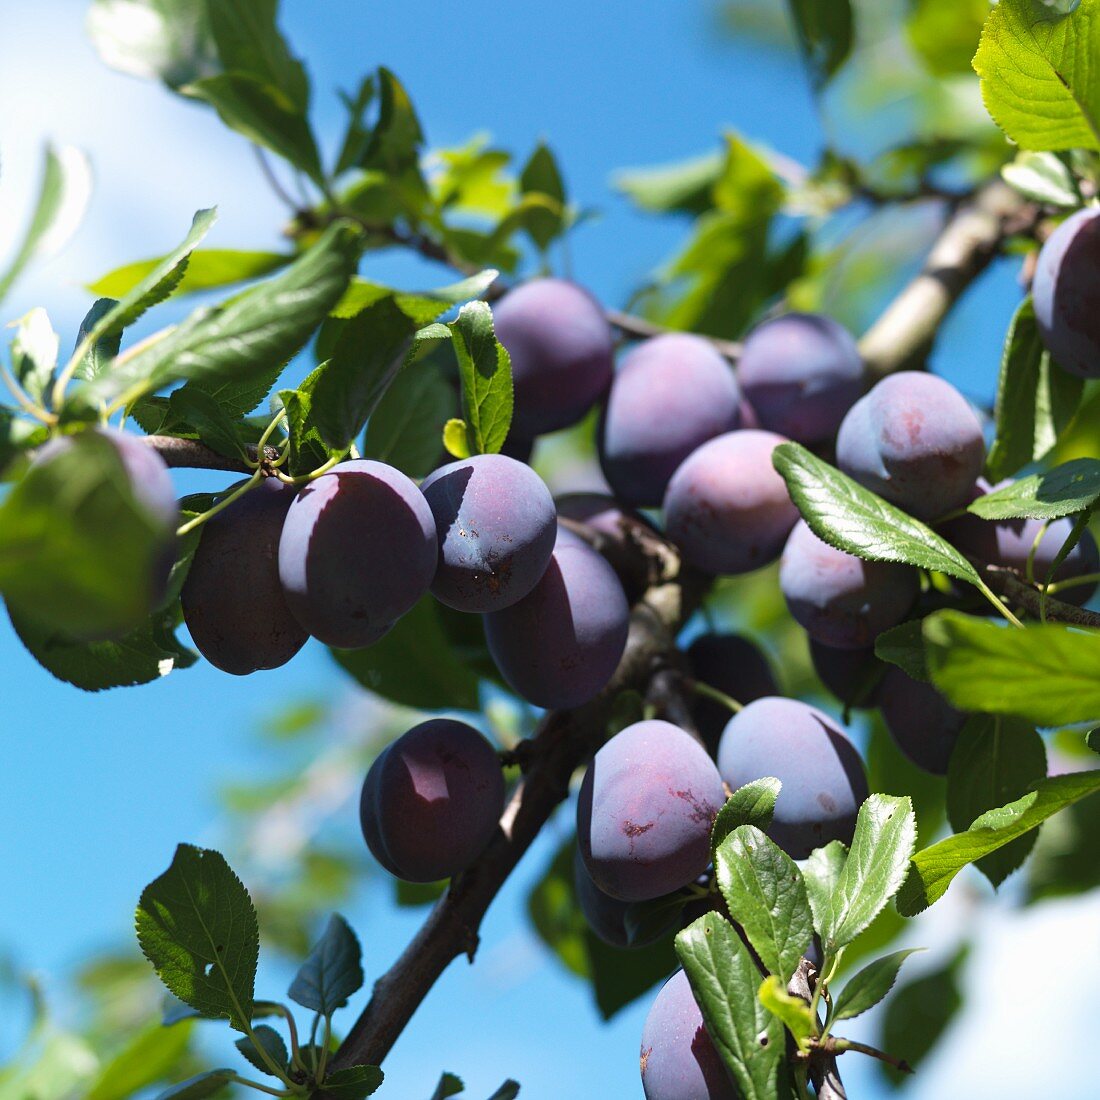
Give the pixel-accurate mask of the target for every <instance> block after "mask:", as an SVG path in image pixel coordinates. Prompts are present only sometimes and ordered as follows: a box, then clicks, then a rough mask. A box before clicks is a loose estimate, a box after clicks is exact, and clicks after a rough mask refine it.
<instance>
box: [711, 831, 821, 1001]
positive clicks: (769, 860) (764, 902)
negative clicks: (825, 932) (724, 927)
mask: <svg viewBox="0 0 1100 1100" xmlns="http://www.w3.org/2000/svg"><path fill="white" fill-rule="evenodd" d="M715 869H716V872H717V877H718V888H719V889H720V890H721V891H722V897H723V898H725V900H726V904H727V905H728V906H729V911H730V916H731V917H732V918H733V919H734V920H735V921H736V922H737V923H738V924H739V925H741V927H742V928H743V929H744V931H745V935H746V936H747V937H748V939H749V943H751V944H752V946H753V949H754V950H755V951H756V953H757V955H758V956H759V957H760V961H761V962H763V964H764V966H765V967H766V968H767V970H768V973H769V974H775V975H777V976H778V977H779V978H781V979H782V981H783V983H784V985H786V983H787V982H789V981H790V980H791V975H793V974H794V972H795V969H796V968H797V966H798V963H799V960H800V959H801V958H802V956H803V954H804V953H805V951H806V949H807V948H808V947H809V946H810V941H811V940H812V939H813V935H814V928H813V916H812V914H811V913H810V904H809V902H808V901H807V899H806V884H805V883H804V882H803V881H802V872H801V871H799V869H798V867H797V866H796V864H795V862H794V860H793V859H791V857H790V856H788V855H787V853H786V852H784V851H783V850H782V849H781V848H780V847H779V846H778V845H777V844H775V843H774V842H773V841H771V840H769V839H768V837H766V836H765V835H764V834H763V833H762V832H761V831H760V830H759V829H758V828H756V827H755V826H754V825H740V826H738V827H737V828H736V829H734V831H733V832H732V833H731V834H730V835H729V836H728V837H726V839H725V840H723V841H722V843H721V844H720V845H719V847H718V852H717V856H716V859H715Z"/></svg>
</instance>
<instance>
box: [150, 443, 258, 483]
mask: <svg viewBox="0 0 1100 1100" xmlns="http://www.w3.org/2000/svg"><path fill="white" fill-rule="evenodd" d="M140 438H141V441H142V442H143V443H144V444H145V445H146V446H148V447H152V448H153V450H154V451H156V452H157V454H159V455H160V457H161V458H163V459H164V463H165V465H166V466H171V467H174V468H176V469H183V468H186V469H190V470H226V471H230V472H232V473H245V474H250V473H252V468H251V467H249V466H247V465H246V464H245V463H244V462H242V461H241V460H240V459H239V458H230V457H228V456H227V455H223V454H221V453H220V452H219V451H215V450H214V449H213V448H212V447H208V446H207V445H206V444H205V443H200V442H199V441H198V440H197V439H179V438H177V437H176V436H174V435H145V436H141V437H140ZM247 450H248V454H249V457H250V458H251V459H252V460H253V461H255V460H256V457H257V450H256V448H255V447H253V446H250V447H248V448H247ZM278 457H279V449H278V447H265V448H264V455H263V458H264V461H265V462H274V461H275V460H276V459H278Z"/></svg>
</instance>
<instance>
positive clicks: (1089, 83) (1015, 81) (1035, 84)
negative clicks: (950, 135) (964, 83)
mask: <svg viewBox="0 0 1100 1100" xmlns="http://www.w3.org/2000/svg"><path fill="white" fill-rule="evenodd" d="M1098 16H1100V0H1082V3H1081V5H1080V6H1079V7H1078V8H1077V10H1076V11H1075V12H1074V13H1073V14H1072V15H1070V16H1066V17H1059V16H1058V15H1057V14H1055V13H1053V12H1051V10H1050V9H1049V7H1045V6H1043V5H1040V4H1037V3H1035V2H1034V0H1001V3H999V4H998V5H997V6H996V7H995V8H994V9H993V10H992V11H991V12H990V13H989V18H988V19H987V20H986V24H985V30H984V31H983V32H982V39H981V43H980V45H979V46H978V52H977V54H976V55H975V56H974V69H975V71H976V72H977V74H978V75H979V76H980V77H981V78H982V98H983V99H984V100H985V105H986V108H987V109H988V111H989V113H990V114H991V115H992V116H993V121H994V122H996V123H997V125H998V126H1000V127H1001V129H1002V130H1004V132H1005V133H1006V134H1007V135H1008V136H1009V137H1010V138H1011V139H1012V140H1013V141H1014V142H1015V143H1016V144H1017V145H1018V146H1020V148H1021V149H1036V150H1040V151H1042V150H1059V149H1100V73H1098V72H1097V70H1096V67H1095V65H1094V64H1093V61H1094V59H1095V58H1096V56H1097V54H1098V53H1100V18H1098Z"/></svg>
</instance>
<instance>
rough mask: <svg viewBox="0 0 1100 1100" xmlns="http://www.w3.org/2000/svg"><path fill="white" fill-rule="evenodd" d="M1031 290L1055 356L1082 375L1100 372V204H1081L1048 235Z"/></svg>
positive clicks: (1093, 375) (1044, 336)
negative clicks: (1098, 207)
mask: <svg viewBox="0 0 1100 1100" xmlns="http://www.w3.org/2000/svg"><path fill="white" fill-rule="evenodd" d="M1031 293H1032V297H1033V300H1034V302H1035V320H1036V322H1037V323H1038V327H1039V335H1040V336H1041V338H1042V341H1043V343H1044V344H1045V345H1046V348H1047V350H1048V351H1049V352H1050V354H1051V356H1052V357H1053V359H1054V362H1055V363H1057V364H1058V366H1060V367H1061V368H1062V369H1063V370H1066V371H1069V372H1070V373H1071V374H1075V375H1077V376H1078V377H1079V378H1100V316H1098V315H1097V308H1096V303H1097V302H1098V301H1100V210H1096V209H1095V208H1092V207H1086V208H1085V209H1084V210H1078V211H1077V212H1076V213H1075V214H1072V215H1070V217H1068V218H1067V219H1066V220H1065V221H1064V222H1062V224H1061V225H1060V226H1058V228H1057V229H1055V231H1054V232H1053V233H1051V235H1050V236H1049V237H1048V238H1047V239H1046V241H1045V242H1044V244H1043V247H1042V248H1041V249H1040V251H1039V261H1038V263H1037V265H1036V268H1035V277H1034V279H1033V280H1032V284H1031Z"/></svg>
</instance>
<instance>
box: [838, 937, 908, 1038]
mask: <svg viewBox="0 0 1100 1100" xmlns="http://www.w3.org/2000/svg"><path fill="white" fill-rule="evenodd" d="M920 950H922V948H920V947H914V948H910V949H908V950H905V951H895V952H893V954H890V955H884V956H883V957H882V958H881V959H875V961H874V962H872V963H868V965H867V966H865V967H864V968H863V969H862V970H860V971H859V973H857V974H855V975H853V976H852V977H851V978H849V979H848V981H847V983H846V984H845V986H844V988H843V989H842V990H841V991H840V993H839V994H838V995H837V998H836V1002H835V1006H834V1019H837V1020H851V1019H852V1018H853V1017H855V1016H859V1015H860V1014H861V1013H863V1012H866V1011H867V1010H868V1009H869V1008H874V1007H875V1005H877V1004H878V1003H879V1001H881V1000H882V998H883V997H885V996H886V994H887V993H889V992H890V990H891V989H892V988H893V987H894V982H896V981H897V980H898V972H899V971H900V970H901V964H902V963H903V962H905V960H906V959H907V958H909V956H910V955H912V954H914V953H915V952H917V951H920Z"/></svg>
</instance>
